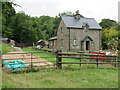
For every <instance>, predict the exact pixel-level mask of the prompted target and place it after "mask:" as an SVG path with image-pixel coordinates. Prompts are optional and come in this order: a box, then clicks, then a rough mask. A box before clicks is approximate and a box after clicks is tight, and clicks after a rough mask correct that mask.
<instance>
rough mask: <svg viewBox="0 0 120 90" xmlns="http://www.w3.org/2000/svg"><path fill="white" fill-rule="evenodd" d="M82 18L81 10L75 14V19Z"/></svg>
mask: <svg viewBox="0 0 120 90" xmlns="http://www.w3.org/2000/svg"><path fill="white" fill-rule="evenodd" d="M80 17H81V15H80V13H79V10H77V11H76V12H75V18H76V19H80Z"/></svg>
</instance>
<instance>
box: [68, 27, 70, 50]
mask: <svg viewBox="0 0 120 90" xmlns="http://www.w3.org/2000/svg"><path fill="white" fill-rule="evenodd" d="M68 29H69V51H70V28H68Z"/></svg>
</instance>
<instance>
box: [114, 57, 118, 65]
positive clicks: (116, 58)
mask: <svg viewBox="0 0 120 90" xmlns="http://www.w3.org/2000/svg"><path fill="white" fill-rule="evenodd" d="M114 58H115V59H114V60H115V64H114V66H115V67H116V66H118V57H117V56H116V57H114Z"/></svg>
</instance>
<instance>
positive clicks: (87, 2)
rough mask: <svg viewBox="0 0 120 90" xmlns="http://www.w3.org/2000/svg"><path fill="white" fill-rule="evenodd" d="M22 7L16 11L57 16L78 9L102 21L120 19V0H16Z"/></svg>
mask: <svg viewBox="0 0 120 90" xmlns="http://www.w3.org/2000/svg"><path fill="white" fill-rule="evenodd" d="M15 1H16V3H17V4H18V5H20V6H21V7H22V8H20V7H15V10H16V12H20V11H24V12H25V13H26V14H28V15H30V16H37V17H39V16H42V15H49V16H52V17H54V16H56V15H58V14H59V13H60V12H66V11H71V12H75V11H76V10H79V11H80V14H82V15H83V16H85V17H89V18H95V19H96V20H97V22H100V21H101V19H103V18H109V19H113V20H116V21H118V2H119V1H120V0H15Z"/></svg>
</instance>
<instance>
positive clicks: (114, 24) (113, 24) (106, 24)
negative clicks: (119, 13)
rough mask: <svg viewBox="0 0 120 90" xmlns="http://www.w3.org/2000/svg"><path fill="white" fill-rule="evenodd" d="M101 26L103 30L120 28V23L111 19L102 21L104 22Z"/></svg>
mask: <svg viewBox="0 0 120 90" xmlns="http://www.w3.org/2000/svg"><path fill="white" fill-rule="evenodd" d="M99 24H100V26H101V27H102V28H103V29H106V28H110V27H117V26H118V23H117V22H116V21H114V20H110V19H102V21H101V22H100V23H99Z"/></svg>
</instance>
